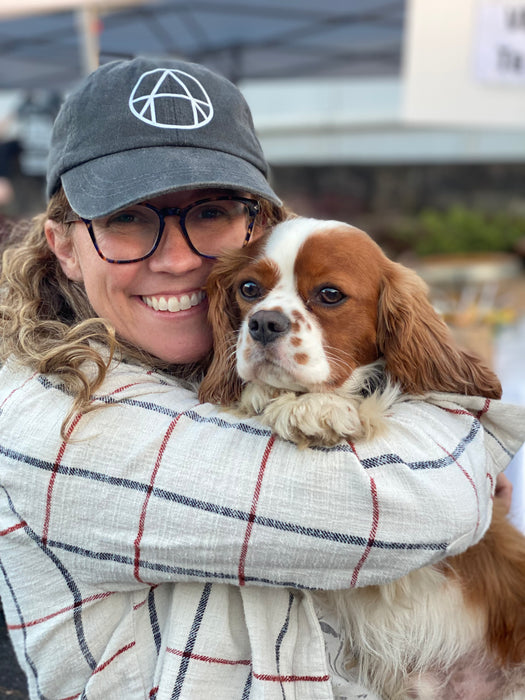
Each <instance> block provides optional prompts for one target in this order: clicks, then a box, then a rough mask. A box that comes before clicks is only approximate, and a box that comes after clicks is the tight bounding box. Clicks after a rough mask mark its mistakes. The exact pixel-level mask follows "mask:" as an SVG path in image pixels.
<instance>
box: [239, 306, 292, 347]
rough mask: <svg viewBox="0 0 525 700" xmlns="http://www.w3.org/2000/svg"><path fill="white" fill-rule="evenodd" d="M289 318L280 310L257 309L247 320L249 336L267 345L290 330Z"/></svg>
mask: <svg viewBox="0 0 525 700" xmlns="http://www.w3.org/2000/svg"><path fill="white" fill-rule="evenodd" d="M291 325H292V324H291V323H290V320H289V319H288V318H287V317H286V316H285V315H284V314H283V313H281V312H280V311H257V312H256V313H254V314H253V316H252V317H251V319H250V320H249V321H248V330H249V331H250V335H251V337H252V338H253V339H254V340H256V341H257V342H258V343H262V344H263V345H267V344H268V343H272V342H273V341H274V340H277V338H279V337H280V336H282V335H284V334H285V333H287V332H288V331H289V330H290V326H291Z"/></svg>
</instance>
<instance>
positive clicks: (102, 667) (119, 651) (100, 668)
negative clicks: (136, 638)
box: [93, 642, 136, 675]
mask: <svg viewBox="0 0 525 700" xmlns="http://www.w3.org/2000/svg"><path fill="white" fill-rule="evenodd" d="M135 644H136V642H130V643H129V644H126V646H125V647H122V649H119V650H118V651H117V652H115V653H114V654H113V656H112V657H111V658H110V659H108V660H107V661H104V663H103V664H102V665H101V666H97V667H96V669H95V670H94V671H93V675H95V673H100V672H101V671H103V670H104V669H105V668H107V667H108V666H109V664H110V663H112V662H113V661H115V659H116V658H117V657H118V656H120V655H121V654H123V653H124V652H125V651H128V650H129V649H132V648H133V647H134V646H135Z"/></svg>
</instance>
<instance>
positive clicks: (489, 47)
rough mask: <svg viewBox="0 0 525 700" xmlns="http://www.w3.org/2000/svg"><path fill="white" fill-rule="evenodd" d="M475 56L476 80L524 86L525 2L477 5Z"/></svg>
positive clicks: (495, 2) (492, 1)
mask: <svg viewBox="0 0 525 700" xmlns="http://www.w3.org/2000/svg"><path fill="white" fill-rule="evenodd" d="M475 57H476V67H475V70H476V78H478V79H479V80H481V81H483V82H488V83H511V84H523V85H525V2H515V1H514V2H507V3H505V2H501V1H499V2H498V1H497V0H490V1H489V0H485V2H483V3H481V5H480V7H479V16H478V26H477V31H476V34H475Z"/></svg>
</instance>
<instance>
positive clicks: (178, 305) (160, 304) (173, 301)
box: [142, 291, 206, 313]
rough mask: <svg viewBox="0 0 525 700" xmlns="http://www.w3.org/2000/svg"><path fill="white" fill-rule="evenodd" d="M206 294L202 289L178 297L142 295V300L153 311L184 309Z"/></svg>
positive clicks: (199, 300)
mask: <svg viewBox="0 0 525 700" xmlns="http://www.w3.org/2000/svg"><path fill="white" fill-rule="evenodd" d="M205 296H206V294H205V293H204V292H202V291H199V292H193V294H182V295H181V296H180V297H142V301H143V302H144V303H145V304H147V305H148V306H149V307H150V308H152V309H154V310H155V311H170V312H171V313H177V311H185V310H186V309H191V307H192V306H197V304H200V303H201V301H202V300H203V299H204V297H205Z"/></svg>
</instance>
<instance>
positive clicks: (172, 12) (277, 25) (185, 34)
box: [0, 0, 405, 90]
mask: <svg viewBox="0 0 525 700" xmlns="http://www.w3.org/2000/svg"><path fill="white" fill-rule="evenodd" d="M116 6H120V7H116ZM35 12H38V14H35ZM404 15H405V0H352V1H351V2H349V1H348V0H324V2H322V3H318V2H317V1H315V2H314V0H287V1H286V3H283V2H282V0H255V1H254V0H232V1H230V2H228V1H225V0H208V1H205V0H192V1H191V2H188V1H187V0H185V1H182V0H181V1H179V0H99V2H97V1H96V0H3V3H2V5H1V6H0V90H2V89H24V90H32V89H37V88H45V89H52V90H64V89H67V88H68V87H69V86H70V85H71V84H73V83H74V82H75V81H76V80H78V78H79V77H81V75H82V74H83V73H84V72H86V70H88V69H90V68H92V67H93V65H92V63H93V53H94V52H96V53H97V58H98V59H99V60H100V62H101V63H105V62H107V61H109V60H113V59H115V58H128V57H132V56H136V55H139V54H149V55H155V56H174V57H175V56H178V57H182V58H186V59H188V60H193V61H197V62H200V63H204V64H206V65H208V66H210V67H211V68H214V69H216V70H218V71H220V72H221V73H223V74H224V75H226V76H227V77H229V78H230V79H231V80H233V81H235V82H239V81H243V80H253V79H260V78H265V79H271V78H283V77H310V76H313V77H321V76H331V77H334V76H376V75H380V76H387V75H397V74H399V73H400V70H401V52H402V37H403V24H404ZM82 45H84V48H85V49H87V54H88V57H87V59H86V51H84V52H83V50H82ZM90 60H91V63H90Z"/></svg>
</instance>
